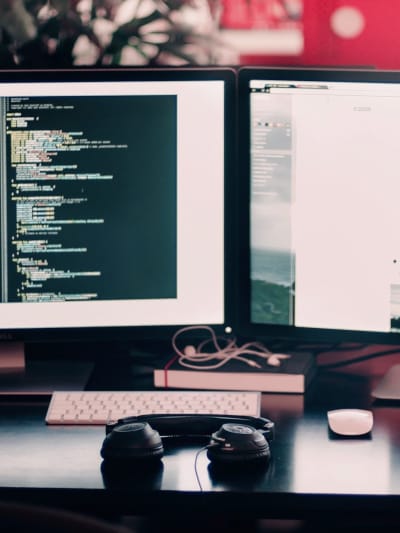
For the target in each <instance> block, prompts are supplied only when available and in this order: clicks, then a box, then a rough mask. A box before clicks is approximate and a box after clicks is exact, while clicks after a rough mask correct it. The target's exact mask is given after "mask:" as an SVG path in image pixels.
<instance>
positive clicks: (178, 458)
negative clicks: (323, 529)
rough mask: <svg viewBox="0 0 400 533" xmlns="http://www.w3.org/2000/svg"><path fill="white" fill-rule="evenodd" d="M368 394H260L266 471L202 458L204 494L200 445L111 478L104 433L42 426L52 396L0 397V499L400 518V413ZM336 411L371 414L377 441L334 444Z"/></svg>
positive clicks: (357, 384)
mask: <svg viewBox="0 0 400 533" xmlns="http://www.w3.org/2000/svg"><path fill="white" fill-rule="evenodd" d="M369 387H370V384H369V382H368V380H367V379H366V378H360V377H354V376H349V375H335V374H326V375H322V376H319V377H318V378H317V379H316V380H315V382H314V384H313V385H312V386H311V387H310V389H309V391H308V393H307V394H306V395H305V396H302V395H268V394H266V395H264V396H263V414H264V415H265V416H268V417H269V418H272V419H273V420H274V421H275V422H276V427H277V432H276V439H275V442H274V443H273V446H272V451H273V458H272V461H271V463H270V465H269V468H268V469H267V471H266V472H263V471H261V472H255V473H247V474H246V473H241V474H240V475H236V474H235V472H233V471H232V472H230V473H229V474H224V475H221V474H215V473H213V472H210V470H209V462H208V459H207V457H206V454H205V453H201V454H200V456H199V459H198V472H199V477H200V481H201V485H202V490H201V489H200V487H199V484H198V481H197V479H196V475H195V469H194V461H195V455H196V452H197V451H198V449H199V447H200V444H197V443H191V444H188V445H184V446H181V445H180V444H177V445H172V446H170V447H168V450H167V453H166V455H165V457H164V459H163V468H162V470H161V471H158V472H153V473H150V472H144V473H143V472H142V473H138V472H130V473H129V472H128V473H126V475H125V476H122V477H118V476H112V475H111V476H110V475H109V474H107V475H105V474H104V472H102V468H101V464H102V460H101V457H100V454H99V450H100V446H101V443H102V441H103V438H104V429H103V428H102V427H80V426H74V427H70V426H46V424H45V422H44V417H45V413H46V409H47V399H41V400H38V399H31V400H30V399H10V398H0V500H1V499H3V500H4V499H12V500H20V501H31V502H40V503H41V504H51V505H57V506H61V507H68V508H72V509H76V510H87V511H96V512H98V511H99V510H101V509H107V511H108V512H115V513H125V514H143V513H144V514H146V513H148V514H151V513H154V509H158V510H159V512H162V511H163V512H164V511H165V512H166V513H168V512H171V511H172V512H176V509H177V508H179V511H180V512H181V513H184V512H185V510H187V511H188V512H191V513H193V512H194V511H195V510H196V509H198V510H202V509H204V506H205V505H206V506H207V509H208V511H209V512H215V513H216V514H218V513H226V512H229V513H231V514H233V515H234V514H238V515H244V516H245V515H250V514H251V516H253V517H280V518H282V517H286V518H295V517H307V516H311V515H312V516H315V515H316V514H318V513H319V514H323V513H326V512H327V511H330V512H334V513H335V515H337V514H343V515H346V514H347V515H349V516H350V515H352V514H356V513H358V512H360V511H362V512H363V513H364V514H365V513H370V514H371V516H372V515H374V514H379V513H382V512H385V511H386V512H388V513H399V514H400V406H399V407H397V406H393V405H375V404H373V403H372V400H371V397H370V395H369V390H370V388H369ZM338 407H368V408H369V407H371V408H372V409H373V412H374V417H375V425H374V429H373V432H372V435H371V437H370V438H362V439H345V440H343V439H335V438H332V436H331V435H330V434H329V432H328V428H327V422H326V411H327V409H331V408H338ZM111 474H112V473H111ZM399 518H400V517H399Z"/></svg>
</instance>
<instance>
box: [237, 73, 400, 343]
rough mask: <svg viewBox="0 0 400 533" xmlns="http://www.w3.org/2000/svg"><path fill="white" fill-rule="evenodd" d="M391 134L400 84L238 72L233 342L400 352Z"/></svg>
mask: <svg viewBox="0 0 400 533" xmlns="http://www.w3.org/2000/svg"><path fill="white" fill-rule="evenodd" d="M399 128H400V73H394V72H378V71H372V70H370V71H362V70H333V69H329V70H323V69H308V70H301V69H269V68H254V67H252V68H242V69H240V71H239V132H240V133H239V135H240V138H239V141H240V158H241V160H240V180H239V181H240V183H241V185H240V186H241V188H242V189H241V190H240V191H239V198H240V202H241V209H240V213H241V217H242V218H241V221H240V222H241V223H240V228H241V229H240V231H241V237H242V238H241V240H240V242H241V245H240V250H239V251H240V257H239V268H240V280H241V283H240V296H241V298H240V306H239V313H240V317H239V320H240V322H241V325H242V330H244V331H245V332H246V333H248V334H258V335H265V336H271V335H275V336H276V335H284V336H287V335H297V336H299V337H304V338H307V339H310V338H311V337H312V338H317V337H320V338H323V339H326V338H328V337H330V338H332V339H334V338H337V339H341V340H343V339H346V338H347V339H350V338H351V339H356V338H357V339H358V340H362V339H365V340H372V341H374V342H386V341H387V342H400V129H399ZM244 198H245V199H246V201H245V202H243V199H244ZM243 206H244V208H243Z"/></svg>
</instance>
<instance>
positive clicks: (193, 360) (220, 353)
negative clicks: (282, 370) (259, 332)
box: [172, 326, 290, 370]
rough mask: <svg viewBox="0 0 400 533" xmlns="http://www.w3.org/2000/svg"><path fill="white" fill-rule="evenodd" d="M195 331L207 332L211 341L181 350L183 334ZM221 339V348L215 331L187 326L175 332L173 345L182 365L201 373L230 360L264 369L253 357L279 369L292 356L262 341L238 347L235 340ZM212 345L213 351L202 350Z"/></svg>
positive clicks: (208, 328)
mask: <svg viewBox="0 0 400 533" xmlns="http://www.w3.org/2000/svg"><path fill="white" fill-rule="evenodd" d="M193 330H205V331H207V332H208V333H209V334H210V338H208V339H206V340H203V341H202V342H200V343H199V345H198V346H197V347H196V346H193V345H192V344H188V345H187V346H185V347H184V348H183V350H182V351H181V350H180V349H179V348H178V346H177V343H176V341H177V338H178V337H179V336H180V335H182V334H183V333H185V332H187V331H193ZM222 340H223V342H224V345H223V346H221V345H220V343H219V340H218V338H217V336H216V334H215V332H214V330H213V329H212V328H211V327H209V326H187V327H185V328H182V329H180V330H178V331H177V332H176V333H175V335H174V336H173V337H172V346H173V348H174V350H175V353H176V354H177V356H178V357H179V359H178V361H179V363H180V364H181V365H182V366H185V367H187V368H193V369H201V370H213V369H216V368H219V367H220V366H222V365H224V364H226V363H228V362H229V361H231V360H236V361H241V362H242V363H245V364H247V365H248V366H250V367H252V368H262V365H261V364H260V363H259V362H258V361H256V360H255V359H254V358H261V359H263V360H264V362H265V364H266V365H268V366H272V367H279V366H280V365H281V361H282V360H283V359H288V358H289V357H290V355H287V354H282V353H273V352H271V351H270V350H268V348H266V347H265V346H264V345H263V344H261V343H260V342H247V343H245V344H243V345H242V346H238V345H237V344H236V342H235V340H234V339H230V338H223V339H222ZM210 343H211V344H212V345H213V347H214V351H203V350H204V348H205V346H206V345H207V344H210ZM251 356H254V358H252V357H251Z"/></svg>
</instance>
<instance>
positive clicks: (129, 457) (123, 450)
mask: <svg viewBox="0 0 400 533" xmlns="http://www.w3.org/2000/svg"><path fill="white" fill-rule="evenodd" d="M163 453H164V447H163V444H162V440H161V437H160V434H159V433H158V431H156V430H155V429H153V428H152V427H151V426H150V424H149V423H148V422H132V423H129V424H121V425H119V426H116V427H115V428H114V429H113V430H112V431H111V433H109V434H108V435H107V436H106V438H105V439H104V441H103V445H102V447H101V450H100V455H101V456H102V457H103V459H104V460H108V461H113V462H126V461H131V462H135V461H145V462H151V461H158V460H160V459H161V457H162V456H163Z"/></svg>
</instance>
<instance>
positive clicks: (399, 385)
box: [371, 364, 400, 401]
mask: <svg viewBox="0 0 400 533" xmlns="http://www.w3.org/2000/svg"><path fill="white" fill-rule="evenodd" d="M371 394H372V396H373V397H374V398H376V399H377V400H389V401H390V400H392V401H395V400H400V364H396V365H393V366H392V367H391V368H389V370H388V371H387V372H386V373H385V374H384V376H383V377H382V379H381V380H380V381H379V382H378V384H377V385H376V386H375V388H374V389H373V390H372V393H371Z"/></svg>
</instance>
